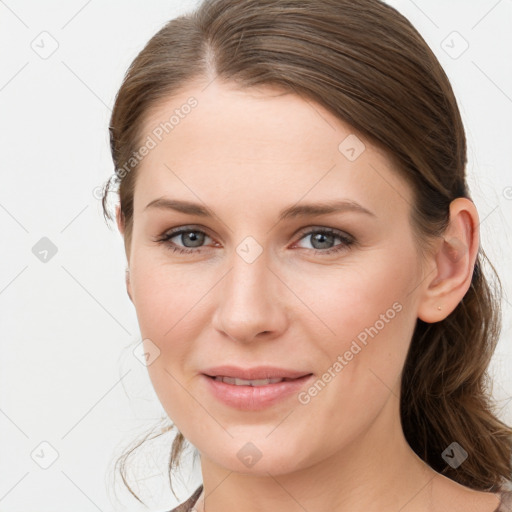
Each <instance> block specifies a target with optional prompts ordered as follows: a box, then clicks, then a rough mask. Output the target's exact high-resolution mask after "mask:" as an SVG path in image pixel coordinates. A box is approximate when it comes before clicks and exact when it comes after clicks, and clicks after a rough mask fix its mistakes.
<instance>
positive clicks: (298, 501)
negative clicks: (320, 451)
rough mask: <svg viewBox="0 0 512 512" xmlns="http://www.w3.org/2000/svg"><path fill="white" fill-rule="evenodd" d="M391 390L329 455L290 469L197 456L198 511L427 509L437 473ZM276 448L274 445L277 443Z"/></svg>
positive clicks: (430, 506)
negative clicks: (249, 468)
mask: <svg viewBox="0 0 512 512" xmlns="http://www.w3.org/2000/svg"><path fill="white" fill-rule="evenodd" d="M398 406H399V401H398V399H397V398H396V397H395V396H392V397H391V398H390V400H389V401H388V403H387V404H386V406H385V407H384V408H383V410H382V411H381V414H380V415H379V416H378V417H377V418H376V419H375V421H374V422H373V424H372V425H371V427H370V428H369V429H368V430H367V431H365V432H364V433H362V434H361V435H360V436H359V437H358V438H357V439H354V440H353V441H352V442H351V443H350V444H349V445H346V446H344V447H343V448H341V449H340V450H338V451H337V452H335V453H332V454H331V455H330V456H329V457H327V458H323V459H322V460H321V461H319V462H316V463H313V464H310V465H307V467H303V468H301V469H298V470H296V471H293V472H287V473H280V472H277V471H276V473H275V474H270V473H267V474H263V475H261V474H260V475H253V474H242V473H237V472H234V471H230V470H228V469H226V468H223V467H220V466H218V465H217V464H215V462H214V461H212V460H211V459H209V458H208V457H206V456H205V455H204V454H203V455H202V457H201V470H202V474H203V487H204V490H203V493H202V495H201V497H200V498H199V500H198V502H197V505H196V509H197V510H198V512H203V511H204V512H235V511H237V512H239V511H240V510H244V512H257V511H261V510H265V511H266V512H273V511H276V512H277V511H279V512H298V511H304V510H308V511H316V510H329V511H332V512H342V511H347V510H350V511H352V512H356V511H365V512H373V511H375V512H377V511H378V512H396V511H397V510H401V509H402V508H403V509H404V510H409V507H412V508H410V510H416V511H428V510H431V509H432V505H431V490H432V489H431V485H432V480H433V479H434V478H435V476H436V475H438V473H436V472H435V471H434V470H433V469H432V468H430V467H429V466H428V465H427V464H425V463H424V462H423V461H422V460H421V459H420V458H419V457H418V456H417V455H416V454H415V453H414V452H413V451H412V449H411V448H410V446H409V445H408V443H407V442H406V440H405V437H404V435H403V431H402V428H401V425H400V421H399V410H398ZM276 449H278V447H276Z"/></svg>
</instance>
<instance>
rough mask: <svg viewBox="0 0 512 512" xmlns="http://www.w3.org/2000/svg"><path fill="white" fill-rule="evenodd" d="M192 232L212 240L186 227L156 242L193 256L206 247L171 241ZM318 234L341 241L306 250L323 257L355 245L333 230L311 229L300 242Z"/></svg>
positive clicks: (348, 238)
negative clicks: (329, 246) (193, 246)
mask: <svg viewBox="0 0 512 512" xmlns="http://www.w3.org/2000/svg"><path fill="white" fill-rule="evenodd" d="M190 232H193V233H202V234H204V235H206V236H208V237H209V238H211V237H210V236H209V235H208V234H207V233H205V232H204V231H202V230H200V229H194V228H192V227H186V226H185V227H182V228H177V229H176V230H172V231H167V232H166V233H164V234H163V235H161V236H160V237H157V238H156V239H155V240H154V241H155V242H157V243H159V244H163V245H165V246H167V248H168V249H169V250H170V251H172V252H173V253H180V254H191V253H194V252H199V251H200V249H202V248H203V247H204V246H203V247H198V249H197V250H196V249H192V248H184V247H180V246H177V245H175V244H174V242H171V241H170V239H171V238H174V237H175V236H178V235H181V234H183V233H190ZM317 233H320V234H323V235H335V237H336V238H338V240H341V243H339V244H336V245H335V246H334V247H331V248H330V249H325V250H323V249H307V248H306V250H308V251H314V252H316V253H318V254H322V255H328V254H333V253H337V252H341V251H342V250H346V249H348V248H349V247H350V246H351V245H353V244H354V243H355V240H354V238H352V237H351V236H350V235H346V234H344V233H343V232H341V231H337V230H335V229H332V228H316V229H311V230H310V231H306V232H303V233H301V236H300V238H299V241H300V240H302V239H303V238H306V237H307V236H311V235H313V234H317Z"/></svg>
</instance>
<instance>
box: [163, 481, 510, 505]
mask: <svg viewBox="0 0 512 512" xmlns="http://www.w3.org/2000/svg"><path fill="white" fill-rule="evenodd" d="M202 492H203V485H202V484H201V485H200V486H199V487H198V488H197V489H196V490H195V491H194V494H192V496H190V498H189V499H188V500H187V501H185V502H183V503H182V504H181V505H178V506H177V507H176V508H173V509H172V510H170V511H169V512H191V511H192V507H193V506H194V505H195V503H196V501H197V499H198V498H199V495H200V494H201V493H202ZM500 512H501V511H500ZM507 512H508V511H507Z"/></svg>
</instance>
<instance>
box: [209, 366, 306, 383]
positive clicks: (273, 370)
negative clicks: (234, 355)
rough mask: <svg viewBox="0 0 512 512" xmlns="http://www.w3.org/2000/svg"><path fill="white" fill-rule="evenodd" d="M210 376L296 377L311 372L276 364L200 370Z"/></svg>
mask: <svg viewBox="0 0 512 512" xmlns="http://www.w3.org/2000/svg"><path fill="white" fill-rule="evenodd" d="M202 373H203V374H205V375H208V376H210V377H234V378H237V379H245V380H257V379H297V378H299V377H304V376H305V375H309V374H311V372H308V371H299V370H290V369H286V368H278V367H276V366H254V367H252V368H241V367H239V366H232V365H223V366H215V367H212V368H207V369H206V370H204V371H203V372H202Z"/></svg>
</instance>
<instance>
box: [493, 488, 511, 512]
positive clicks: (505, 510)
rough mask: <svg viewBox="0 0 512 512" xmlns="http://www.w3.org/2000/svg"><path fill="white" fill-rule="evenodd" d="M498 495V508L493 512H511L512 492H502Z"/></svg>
mask: <svg viewBox="0 0 512 512" xmlns="http://www.w3.org/2000/svg"><path fill="white" fill-rule="evenodd" d="M499 494H500V497H501V502H500V506H499V507H498V508H497V509H496V510H495V512H512V490H511V491H503V492H501V493H499Z"/></svg>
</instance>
